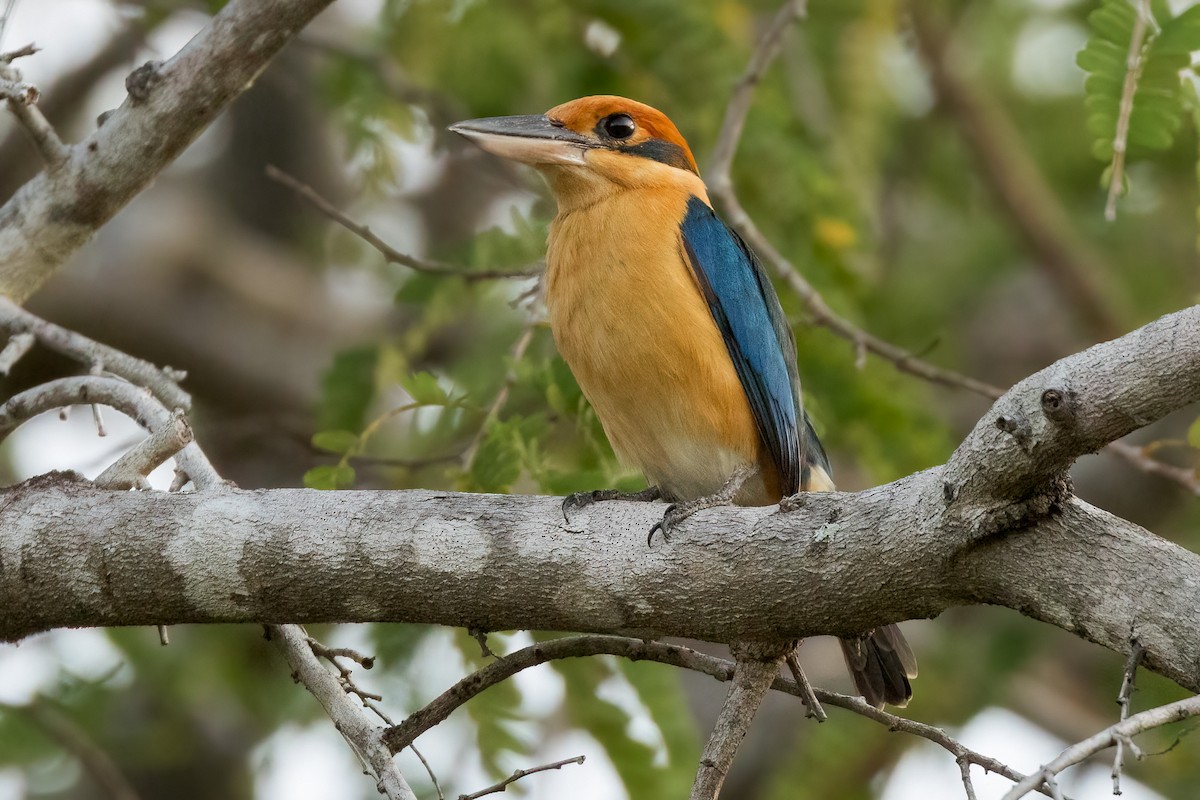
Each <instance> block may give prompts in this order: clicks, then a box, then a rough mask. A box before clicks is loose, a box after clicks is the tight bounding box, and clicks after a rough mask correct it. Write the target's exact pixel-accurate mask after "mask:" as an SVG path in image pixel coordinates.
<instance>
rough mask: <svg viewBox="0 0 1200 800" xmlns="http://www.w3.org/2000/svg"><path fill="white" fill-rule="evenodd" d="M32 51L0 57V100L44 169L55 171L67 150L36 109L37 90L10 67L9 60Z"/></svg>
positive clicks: (21, 51) (32, 48)
mask: <svg viewBox="0 0 1200 800" xmlns="http://www.w3.org/2000/svg"><path fill="white" fill-rule="evenodd" d="M36 52H37V48H36V47H34V46H33V45H31V44H30V45H26V46H25V47H22V48H21V49H19V50H14V51H13V52H11V53H5V54H4V55H3V56H2V57H0V99H4V100H7V101H8V109H9V111H11V112H12V113H13V116H15V117H16V118H17V120H18V121H19V122H20V123H21V125H23V126H24V127H25V130H26V131H27V132H28V133H29V135H30V137H31V138H32V139H33V143H34V144H35V145H36V146H37V149H38V152H39V153H41V155H42V158H43V159H44V160H45V162H46V164H47V166H49V167H50V168H51V169H56V168H58V167H59V166H61V165H62V164H64V163H65V162H66V160H67V159H68V158H70V155H71V149H70V148H69V147H67V146H66V145H65V144H63V142H62V139H59V138H58V133H56V132H55V130H54V126H53V125H51V124H50V122H49V120H47V119H46V117H45V116H44V115H43V114H42V112H41V111H40V110H39V109H38V107H37V105H36V103H37V101H38V97H39V96H40V92H38V89H37V87H36V86H32V85H30V84H27V83H24V82H23V81H22V80H21V73H20V71H19V70H18V69H17V68H16V67H14V66H12V61H13V59H15V58H20V57H21V56H26V55H32V54H33V53H36Z"/></svg>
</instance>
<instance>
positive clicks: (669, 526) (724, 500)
mask: <svg viewBox="0 0 1200 800" xmlns="http://www.w3.org/2000/svg"><path fill="white" fill-rule="evenodd" d="M754 473H755V467H741V468H739V469H737V470H735V471H734V473H733V474H732V475H730V476H729V479H728V480H726V481H725V485H724V486H722V487H721V488H720V490H719V491H717V492H716V493H714V494H710V495H708V496H707V497H697V498H696V499H695V500H688V501H686V502H683V503H672V504H671V505H669V506H667V510H666V511H665V512H664V513H663V518H662V519H661V520H659V521H658V522H656V523H654V527H652V528H651V529H650V535H649V536H647V537H646V546H647V547H649V546H650V544H651V543H652V542H653V541H654V534H656V533H659V532H661V533H662V535H663V538H664V539H666V540H668V541H670V539H671V534H672V533H673V532H674V531H675V528H676V527H678V525H679V524H680V523H681V522H683V521H684V520H685V519H687V518H688V517H690V516H692V515H693V514H695V513H696V512H697V511H703V510H704V509H706V508H718V507H720V506H731V505H733V498H734V497H736V496H737V493H738V492H739V491H741V488H742V484H744V483H745V482H746V479H747V478H749V477H750V476H751V475H753V474H754Z"/></svg>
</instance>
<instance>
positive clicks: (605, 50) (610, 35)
mask: <svg viewBox="0 0 1200 800" xmlns="http://www.w3.org/2000/svg"><path fill="white" fill-rule="evenodd" d="M583 43H584V44H585V45H586V46H587V49H588V50H591V51H592V52H593V53H595V54H596V55H598V56H600V57H601V58H608V57H609V56H611V55H612V54H613V53H615V52H617V48H618V47H620V45H621V32H620V31H618V30H617V29H616V28H614V27H613V26H611V25H609V24H608V23H607V22H605V21H604V20H602V19H594V20H592V21H591V22H589V23H588V24H587V27H586V28H584V29H583Z"/></svg>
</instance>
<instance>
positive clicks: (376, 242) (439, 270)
mask: <svg viewBox="0 0 1200 800" xmlns="http://www.w3.org/2000/svg"><path fill="white" fill-rule="evenodd" d="M267 177H268V178H270V179H271V180H273V181H275V182H276V183H279V184H282V185H283V186H286V187H287V188H289V189H291V190H292V191H293V192H295V193H296V194H298V195H300V197H302V198H304V199H305V200H306V201H308V203H309V205H311V206H312V207H313V208H315V209H317V210H318V211H320V212H321V213H322V214H324V215H325V216H327V217H329V218H330V219H331V220H333V221H334V222H336V223H337V224H339V225H341V226H342V227H343V228H345V229H346V230H348V231H350V232H351V233H353V234H354V235H355V236H357V237H359V238H360V239H362V240H363V241H364V242H366V243H367V244H369V245H371V247H374V248H375V249H376V250H378V251H379V253H380V254H382V255H383V257H384V258H385V259H387V260H388V262H390V263H392V264H400V265H402V266H405V267H408V268H409V269H413V270H416V271H417V272H423V273H425V274H427V275H440V276H443V277H455V278H463V279H464V280H467V281H483V280H499V279H504V278H532V277H535V276H537V275H540V274H541V273H542V266H541V265H540V264H539V265H538V266H536V267H529V268H527V269H520V270H495V269H490V270H478V269H470V268H468V267H459V266H455V265H453V264H444V263H442V262H440V261H427V260H424V259H420V258H415V257H413V256H410V255H409V254H408V253H402V252H401V251H399V250H397V249H396V248H394V247H392V246H391V245H390V244H388V243H387V242H385V241H384V240H383V239H381V238H379V236H378V235H377V234H376V233H375V232H374V231H372V230H371V228H370V227H369V226H367V225H363V224H361V223H359V222H355V221H354V220H352V219H351V218H350V217H348V216H346V214H344V213H342V211H340V210H339V209H338V208H337V207H336V206H334V205H333V204H332V203H330V202H329V201H328V200H326V199H325V198H324V197H322V196H321V195H320V194H318V193H317V192H316V190H315V189H313V188H312V187H311V186H309V185H307V184H305V183H301V182H300V181H298V180H296V179H295V178H294V177H292V176H291V175H289V174H287V173H286V172H284V171H283V170H281V169H279V168H278V167H275V166H271V165H268V166H267Z"/></svg>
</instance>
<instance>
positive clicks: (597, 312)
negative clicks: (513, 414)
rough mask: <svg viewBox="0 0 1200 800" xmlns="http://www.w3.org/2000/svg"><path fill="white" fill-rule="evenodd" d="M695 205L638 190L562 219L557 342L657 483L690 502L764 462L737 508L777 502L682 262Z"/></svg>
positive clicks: (550, 262)
mask: <svg viewBox="0 0 1200 800" xmlns="http://www.w3.org/2000/svg"><path fill="white" fill-rule="evenodd" d="M687 199H688V196H687V193H682V192H679V191H663V190H653V189H642V188H639V189H634V190H626V191H621V192H615V193H612V194H611V195H608V196H606V197H605V198H604V199H603V200H601V201H599V202H596V203H592V204H590V205H586V206H583V207H577V208H574V209H572V210H569V211H566V212H563V213H560V215H559V216H558V218H556V219H555V221H554V223H553V225H552V226H551V230H550V242H549V248H548V253H547V297H546V301H547V305H548V307H549V311H550V322H551V327H552V328H553V331H554V337H555V341H556V342H557V343H558V347H559V350H560V352H561V353H562V355H563V358H564V359H566V361H567V363H568V365H570V367H571V370H572V372H573V373H574V375H575V378H576V380H577V381H578V382H579V385H580V387H581V388H582V389H583V392H584V395H585V396H586V397H587V398H588V401H589V402H590V403H591V404H592V406H593V408H595V410H596V414H597V415H598V416H599V418H600V421H601V423H602V424H603V425H604V430H605V432H606V433H607V435H608V438H609V441H610V442H611V443H612V445H613V449H614V450H616V452H617V454H618V455H619V456H620V457H621V458H622V459H623V460H624V461H625V462H627V463H629V464H630V465H633V466H636V467H638V468H640V469H641V470H642V471H643V472H644V473H645V474H646V477H647V480H649V481H650V482H651V483H652V484H656V485H658V486H660V487H662V488H663V489H664V490H666V491H667V492H669V493H670V494H672V495H674V496H675V497H676V498H678V499H689V498H692V497H699V496H702V495H706V494H711V493H712V492H715V491H717V490H718V489H719V488H720V487H721V486H722V484H723V483H724V481H725V479H726V478H727V477H728V476H729V475H730V474H731V473H732V472H733V471H734V470H735V469H736V468H738V467H739V466H742V465H746V464H756V465H759V466H760V467H761V468H762V475H761V476H760V478H759V479H757V480H754V481H751V482H750V483H749V484H748V485H747V488H746V489H744V490H743V492H742V494H740V495H739V497H738V501H739V502H743V503H753V504H758V503H770V502H774V501H775V500H778V499H779V491H778V477H777V475H776V474H775V471H774V468H773V466H771V465H770V459H769V458H767V457H766V453H765V452H764V448H763V447H762V443H761V439H760V437H759V433H758V428H757V425H756V424H755V421H754V416H753V413H752V412H751V410H750V405H749V403H748V402H747V400H746V396H745V393H744V391H743V390H742V386H741V383H740V381H739V380H738V377H737V373H736V372H735V371H734V368H733V363H732V361H731V360H730V358H729V354H728V351H727V350H726V348H725V343H724V341H723V339H722V338H721V334H720V331H718V329H717V326H716V323H715V322H714V321H713V319H712V315H711V314H710V312H709V310H708V306H707V304H706V303H705V301H704V298H703V296H702V295H701V293H700V289H699V287H698V285H697V284H696V281H695V278H694V277H693V275H692V272H691V269H690V268H689V267H688V265H687V264H686V263H685V262H684V260H683V255H682V241H681V238H680V233H679V222H680V221H681V220H682V218H683V215H684V212H685V209H686V204H687Z"/></svg>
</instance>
